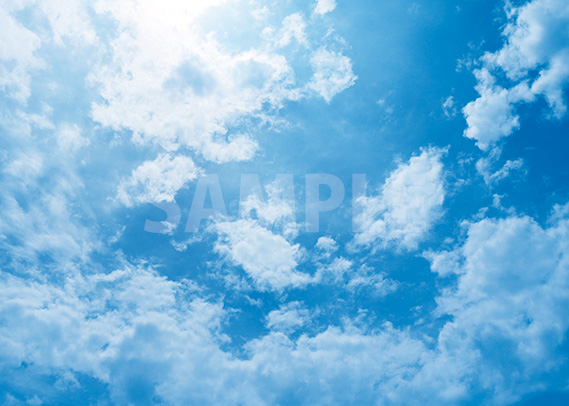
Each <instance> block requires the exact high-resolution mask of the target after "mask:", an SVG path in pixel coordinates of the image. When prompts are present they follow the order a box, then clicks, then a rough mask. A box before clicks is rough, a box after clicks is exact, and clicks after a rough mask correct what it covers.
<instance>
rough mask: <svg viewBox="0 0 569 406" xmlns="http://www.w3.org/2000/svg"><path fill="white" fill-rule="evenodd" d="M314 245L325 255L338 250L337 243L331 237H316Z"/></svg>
mask: <svg viewBox="0 0 569 406" xmlns="http://www.w3.org/2000/svg"><path fill="white" fill-rule="evenodd" d="M315 247H316V248H317V249H318V250H320V251H322V252H323V253H324V255H326V256H330V255H331V254H333V253H334V252H336V251H338V243H337V242H336V241H335V240H334V239H333V238H331V237H326V236H324V237H320V238H318V241H316V245H315Z"/></svg>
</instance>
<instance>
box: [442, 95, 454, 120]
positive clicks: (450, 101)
mask: <svg viewBox="0 0 569 406" xmlns="http://www.w3.org/2000/svg"><path fill="white" fill-rule="evenodd" d="M443 113H444V114H445V116H446V118H452V117H454V116H456V113H457V111H456V104H455V102H454V97H453V96H449V97H447V98H446V100H445V101H444V103H443Z"/></svg>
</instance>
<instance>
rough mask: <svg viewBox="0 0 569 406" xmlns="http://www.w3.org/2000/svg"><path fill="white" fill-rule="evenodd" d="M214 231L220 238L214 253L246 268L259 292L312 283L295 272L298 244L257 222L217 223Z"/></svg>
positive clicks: (302, 274) (298, 250) (299, 254)
mask: <svg viewBox="0 0 569 406" xmlns="http://www.w3.org/2000/svg"><path fill="white" fill-rule="evenodd" d="M214 228H215V230H216V232H217V233H218V235H219V236H220V239H219V240H218V242H217V243H216V245H215V250H216V251H217V252H218V253H220V254H223V255H227V256H228V257H229V258H230V260H231V261H233V262H234V263H235V264H237V265H239V266H241V267H243V270H244V271H245V272H246V273H247V275H248V276H249V277H250V278H251V279H253V281H254V282H255V285H256V286H257V287H258V288H259V289H261V290H267V289H270V290H277V291H282V290H283V289H285V288H288V287H300V286H303V285H306V284H307V283H309V281H310V277H309V276H308V275H307V274H304V273H302V272H299V271H297V269H296V267H297V265H298V259H299V257H300V256H301V252H300V245H299V244H291V243H290V242H289V241H287V239H286V238H284V237H283V236H282V235H279V234H274V233H273V232H271V231H270V230H268V229H266V228H264V227H262V226H260V225H259V224H257V222H255V221H254V220H238V221H233V222H218V223H216V224H215V226H214Z"/></svg>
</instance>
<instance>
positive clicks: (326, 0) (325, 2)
mask: <svg viewBox="0 0 569 406" xmlns="http://www.w3.org/2000/svg"><path fill="white" fill-rule="evenodd" d="M335 8H336V0H318V1H317V2H316V5H315V6H314V13H315V14H320V15H324V14H326V13H329V12H331V11H334V9H335Z"/></svg>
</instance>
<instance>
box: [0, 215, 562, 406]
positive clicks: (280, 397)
mask: <svg viewBox="0 0 569 406" xmlns="http://www.w3.org/2000/svg"><path fill="white" fill-rule="evenodd" d="M568 213H569V210H568V208H567V207H566V206H563V207H561V206H558V207H556V209H555V212H554V215H553V216H552V217H551V219H550V221H549V226H548V227H542V226H540V225H538V224H537V223H536V222H535V221H534V220H532V219H530V218H528V217H515V216H514V217H508V218H504V219H499V220H492V219H484V220H481V221H478V222H475V223H470V224H469V225H468V226H467V227H468V232H467V235H466V238H465V240H464V241H463V242H462V243H460V244H458V245H457V246H456V247H455V248H454V249H453V250H450V251H439V252H430V253H426V254H425V256H426V257H427V258H429V260H430V261H431V268H432V270H433V272H435V273H437V275H439V276H440V277H441V278H445V279H447V280H450V281H454V282H453V283H451V284H450V286H449V287H447V288H444V289H443V290H442V291H441V293H440V295H439V296H438V297H437V298H436V301H437V309H436V311H435V313H434V314H433V316H435V317H437V316H445V317H446V316H452V318H451V319H450V320H448V321H446V322H444V323H443V326H442V328H441V329H440V331H439V332H438V333H436V334H435V335H434V336H433V337H429V336H426V335H424V333H423V332H422V331H421V329H420V327H419V326H414V327H412V328H395V327H393V326H392V325H391V324H389V323H384V324H383V325H381V326H380V327H376V328H369V327H367V326H366V325H365V324H362V323H361V322H356V321H353V320H345V321H344V322H343V323H341V324H339V325H337V326H328V327H326V328H325V329H323V330H321V331H320V332H318V333H314V334H303V335H301V336H298V337H297V338H292V337H291V336H290V334H291V333H293V332H294V331H296V330H297V329H298V328H299V327H301V326H303V325H305V324H307V323H317V320H316V319H315V318H314V315H313V314H311V312H309V311H308V309H307V308H306V307H305V306H304V305H303V304H302V303H300V302H296V301H291V302H288V303H284V304H283V305H281V306H280V307H279V308H277V309H274V310H272V311H270V312H269V313H268V314H266V316H265V322H266V325H267V327H268V329H269V331H268V332H267V333H266V334H265V335H262V336H260V337H258V338H255V339H252V340H249V341H248V342H247V343H246V344H245V346H244V347H243V349H244V352H240V354H241V355H240V356H239V357H237V356H235V355H234V354H233V353H232V352H231V351H229V350H224V349H222V348H227V344H228V343H229V341H228V340H229V339H228V337H227V336H226V335H225V334H224V333H223V331H224V325H225V320H227V318H228V317H230V314H229V313H228V312H227V310H225V309H224V308H223V304H222V303H221V302H218V301H215V300H212V299H205V298H204V297H203V296H204V293H203V292H202V290H201V288H199V287H198V286H196V285H195V284H194V283H191V282H189V281H185V280H181V281H179V282H173V281H169V280H167V279H166V278H164V277H162V276H159V275H158V274H157V273H156V272H155V271H153V270H152V269H148V268H145V267H144V266H133V265H129V264H123V265H122V266H121V267H120V268H119V269H118V270H115V271H113V272H110V273H104V274H101V273H87V274H84V275H82V274H81V273H78V272H77V271H76V270H72V271H70V272H69V273H68V275H67V277H66V279H65V283H63V284H62V285H60V286H56V285H54V284H51V283H50V282H46V281H42V280H34V279H22V278H19V277H16V276H12V275H10V274H8V273H2V274H0V283H1V286H2V289H1V290H0V295H1V299H2V300H0V317H1V319H2V323H1V324H0V326H1V327H0V329H1V332H2V334H0V337H1V338H0V340H1V343H2V345H1V346H0V358H1V359H2V361H3V362H2V363H1V364H0V365H2V367H1V369H0V371H1V373H2V378H3V380H4V388H6V391H7V393H8V394H9V396H10V397H6V399H12V400H14V402H15V404H17V403H16V401H17V400H21V401H24V402H25V401H26V400H28V401H31V400H32V399H35V397H37V399H39V400H41V401H43V402H45V403H57V399H59V398H60V397H61V396H63V394H65V396H70V395H72V394H73V393H75V392H77V391H80V390H81V388H82V385H85V384H86V382H87V381H86V380H85V379H86V377H91V378H95V379H96V380H97V381H98V382H100V383H101V384H102V385H103V386H102V389H101V394H100V399H99V400H100V401H102V400H101V399H104V398H105V396H108V398H109V401H110V402H112V403H119V404H128V403H136V404H156V403H166V404H171V405H182V404H188V403H195V402H199V403H200V404H205V405H209V404H227V403H231V402H237V403H240V404H244V405H269V404H287V403H288V404H290V403H293V404H298V405H303V404H311V405H315V404H316V405H324V404H326V405H330V404H332V405H342V404H353V403H362V404H385V405H397V404H409V405H424V404H441V405H454V404H460V403H461V402H464V401H467V400H469V399H470V400H471V399H473V398H481V397H483V398H486V399H488V400H489V401H491V402H492V404H509V403H511V402H513V401H515V400H516V399H518V398H519V396H520V395H522V394H524V393H527V392H531V391H534V390H537V389H539V388H542V387H543V383H544V381H543V379H544V378H545V377H547V376H549V377H551V376H552V375H556V374H558V373H559V371H560V368H561V367H562V366H563V365H564V362H565V361H564V359H563V357H557V354H558V351H559V348H560V346H561V345H562V343H563V340H564V337H565V334H566V332H567V330H568V329H569V322H568V321H567V320H569V318H568V311H567V309H568V308H569V262H568V258H569V244H568V243H567V241H569V238H567V237H568V236H569V219H568V217H567V214H568ZM323 244H324V243H323ZM23 321H24V322H23ZM38 332H41V334H38ZM497 353H499V354H500V356H499V357H497V356H496V354H497ZM511 365H516V368H515V370H512V368H511ZM24 376H25V377H26V382H27V383H28V390H23V389H22V388H20V387H19V386H18V381H19V379H21V378H22V377H24ZM47 377H50V378H49V379H52V380H53V382H56V384H55V385H51V386H45V385H44V386H42V385H41V383H40V382H42V380H44V379H47ZM565 379H566V376H564V375H563V374H561V375H560V376H559V382H558V383H559V385H561V386H563V385H564V384H565V383H564V380H565ZM29 388H34V390H33V391H31V390H29Z"/></svg>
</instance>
